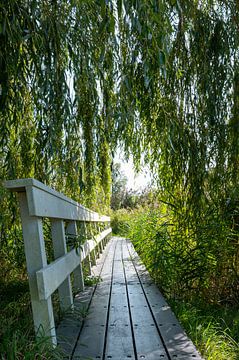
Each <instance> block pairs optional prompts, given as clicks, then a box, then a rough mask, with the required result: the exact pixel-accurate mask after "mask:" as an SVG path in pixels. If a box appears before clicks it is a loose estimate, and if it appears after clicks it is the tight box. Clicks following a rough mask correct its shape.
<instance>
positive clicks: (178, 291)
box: [113, 205, 239, 360]
mask: <svg viewBox="0 0 239 360" xmlns="http://www.w3.org/2000/svg"><path fill="white" fill-rule="evenodd" d="M113 219H114V221H113V230H114V232H115V233H116V234H117V235H122V236H127V237H129V238H130V239H131V240H132V242H133V243H134V246H135V248H136V250H137V252H138V253H139V255H140V257H141V259H142V261H143V262H144V264H145V265H146V267H147V269H148V271H149V272H150V274H151V276H152V277H153V279H154V281H155V282H156V283H157V284H158V286H159V288H160V290H161V291H162V292H163V294H164V296H165V297H166V298H167V300H168V302H169V303H170V305H171V306H172V308H173V310H174V312H175V314H176V316H177V317H178V318H179V320H180V322H181V323H182V325H183V327H184V328H185V330H186V332H187V334H188V335H189V337H190V338H191V339H192V340H193V342H194V343H195V345H196V346H197V348H198V350H199V351H200V352H201V354H202V356H203V357H204V358H205V359H207V360H238V359H239V345H238V343H239V307H238V299H237V298H236V291H235V290H236V282H233V281H234V278H233V276H231V278H230V273H228V272H227V268H229V266H230V261H232V260H233V259H232V255H231V254H232V252H231V248H230V242H228V241H227V236H228V232H229V230H228V227H226V225H225V223H223V222H219V221H218V220H217V218H216V217H214V216H212V215H211V217H210V216H208V217H207V218H206V219H202V223H201V224H199V225H198V227H197V233H196V232H194V233H193V232H192V231H191V232H190V229H186V231H185V229H183V228H180V227H179V224H175V222H174V218H173V214H172V213H171V212H170V211H169V210H168V208H167V207H166V206H164V205H160V206H158V207H155V206H154V207H146V208H140V207H139V208H137V209H134V210H130V211H127V210H125V209H124V210H120V211H116V212H115V213H114V216H113ZM114 225H115V226H114ZM209 230H210V231H209ZM192 234H193V235H192ZM233 287H234V288H233Z"/></svg>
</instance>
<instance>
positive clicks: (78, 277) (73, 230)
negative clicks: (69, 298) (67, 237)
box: [67, 221, 85, 291]
mask: <svg viewBox="0 0 239 360" xmlns="http://www.w3.org/2000/svg"><path fill="white" fill-rule="evenodd" d="M67 233H68V234H71V235H74V236H77V235H78V232H77V225H76V221H71V222H70V223H69V224H68V226H67ZM78 252H79V256H78V259H79V263H78V265H77V266H76V267H75V268H74V273H73V288H74V290H75V291H83V290H84V287H85V286H84V277H83V270H82V264H81V261H82V251H78Z"/></svg>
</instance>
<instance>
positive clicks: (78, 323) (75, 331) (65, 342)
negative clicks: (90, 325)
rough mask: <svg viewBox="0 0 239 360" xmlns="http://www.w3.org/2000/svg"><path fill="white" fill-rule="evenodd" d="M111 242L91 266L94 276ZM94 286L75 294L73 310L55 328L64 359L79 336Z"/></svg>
mask: <svg viewBox="0 0 239 360" xmlns="http://www.w3.org/2000/svg"><path fill="white" fill-rule="evenodd" d="M110 246H111V244H107V246H106V249H105V252H104V254H103V255H102V256H101V258H100V259H98V260H97V265H96V266H94V267H93V271H94V273H95V275H96V276H100V275H101V272H102V268H103V265H104V261H105V259H106V257H107V255H108V251H109V249H110ZM95 288H96V285H95V286H92V287H89V288H87V289H86V290H84V291H83V292H80V293H79V294H77V295H76V297H75V299H74V311H72V312H70V313H68V314H66V315H65V317H64V320H63V321H62V322H61V323H60V325H59V326H58V328H57V340H58V344H59V346H60V349H61V350H62V351H63V353H64V355H65V357H64V358H66V359H70V358H71V355H72V352H73V350H74V348H75V346H76V342H77V339H78V337H79V334H80V331H81V328H82V324H83V320H84V318H83V317H82V316H83V315H84V314H85V315H87V314H89V313H90V310H89V304H90V302H91V300H92V297H93V294H94V292H95Z"/></svg>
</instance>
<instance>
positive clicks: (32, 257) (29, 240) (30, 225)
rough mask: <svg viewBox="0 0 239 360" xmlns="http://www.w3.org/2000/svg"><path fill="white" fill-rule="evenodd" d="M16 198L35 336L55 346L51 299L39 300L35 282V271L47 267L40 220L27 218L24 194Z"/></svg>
mask: <svg viewBox="0 0 239 360" xmlns="http://www.w3.org/2000/svg"><path fill="white" fill-rule="evenodd" d="M18 197H19V202H20V211H21V220H22V230H23V238H24V247H25V255H26V263H27V272H28V278H29V287H30V294H31V305H32V312H33V320H34V326H35V331H36V335H37V336H40V335H43V336H49V337H50V340H51V342H52V344H53V345H56V331H55V323H54V315H53V309H52V301H51V297H49V298H48V299H47V300H40V299H39V294H38V288H37V281H36V271H38V270H40V269H42V268H43V267H44V266H46V265H47V259H46V251H45V243H44V237H43V229H42V219H41V218H38V217H35V216H29V210H28V203H27V197H26V193H25V192H21V193H19V194H18ZM41 331H43V334H41Z"/></svg>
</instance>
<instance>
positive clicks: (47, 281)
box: [36, 229, 111, 299]
mask: <svg viewBox="0 0 239 360" xmlns="http://www.w3.org/2000/svg"><path fill="white" fill-rule="evenodd" d="M110 231H111V229H107V230H104V231H103V232H102V233H101V234H99V235H98V236H97V237H96V239H95V240H88V241H87V242H86V243H85V244H84V250H82V251H81V252H80V254H79V255H78V254H77V253H76V251H75V249H73V250H71V251H70V252H68V253H67V254H66V255H64V256H61V257H60V258H58V259H56V260H55V261H54V262H52V263H51V264H49V265H47V266H45V267H44V268H43V269H40V270H39V271H37V274H36V275H37V285H38V291H39V297H40V299H48V298H49V296H51V294H52V293H53V292H54V291H55V290H56V289H57V288H58V287H59V286H60V285H61V284H62V283H63V281H65V279H67V277H68V276H69V275H70V274H71V273H72V272H73V271H74V270H75V269H77V268H78V267H79V266H80V265H81V261H82V260H84V259H85V258H86V257H87V256H88V255H89V254H90V252H91V251H92V250H93V249H94V247H95V246H96V245H97V244H98V243H99V242H100V241H101V240H102V239H104V238H105V236H107V235H109V233H110ZM77 276H80V274H79V273H77ZM78 280H79V279H78ZM80 285H81V279H80V284H79V283H77V284H76V286H78V287H79V286H80Z"/></svg>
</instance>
